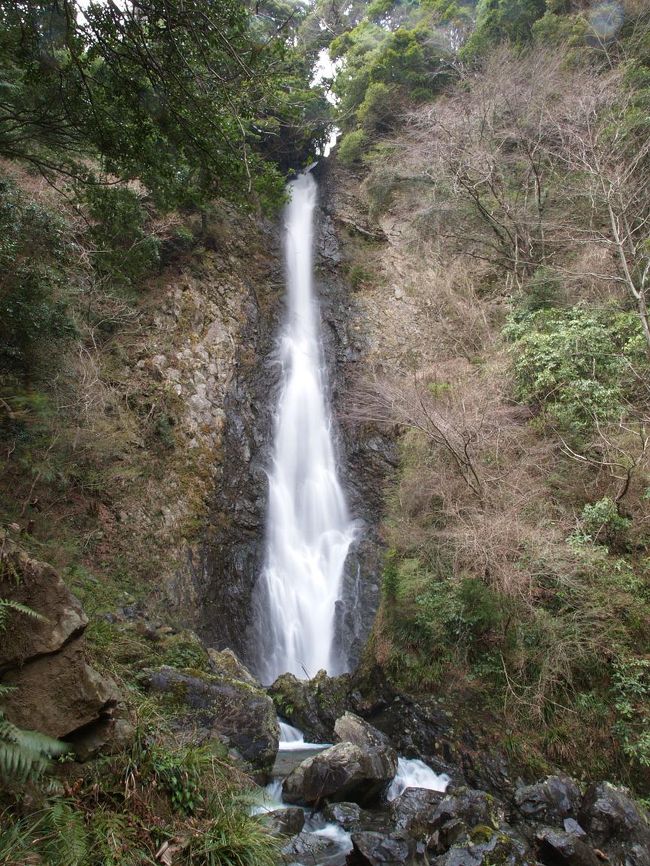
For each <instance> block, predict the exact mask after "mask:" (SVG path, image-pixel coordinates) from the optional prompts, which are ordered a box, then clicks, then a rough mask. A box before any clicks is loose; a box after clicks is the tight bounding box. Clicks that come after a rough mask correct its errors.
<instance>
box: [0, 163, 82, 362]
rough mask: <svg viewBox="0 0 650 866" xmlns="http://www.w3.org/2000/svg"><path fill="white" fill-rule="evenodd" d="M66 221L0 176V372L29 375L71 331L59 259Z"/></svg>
mask: <svg viewBox="0 0 650 866" xmlns="http://www.w3.org/2000/svg"><path fill="white" fill-rule="evenodd" d="M67 252H68V244H67V242H66V236H65V227H64V224H63V223H62V222H61V220H60V219H59V218H58V217H57V216H56V215H55V214H53V213H51V212H50V211H48V210H46V209H45V208H43V207H41V206H40V205H38V204H36V202H34V201H30V200H29V199H27V198H26V197H25V196H24V195H22V194H21V193H20V192H19V191H18V190H17V188H16V186H15V185H14V184H13V183H12V182H11V181H10V180H9V179H7V178H6V177H5V178H0V373H4V374H13V375H15V376H20V377H22V378H26V379H33V378H34V377H35V376H37V375H38V374H40V373H42V372H43V370H44V369H45V367H46V365H47V369H48V372H50V373H51V371H52V359H53V356H54V355H55V353H56V349H57V347H58V345H59V344H60V343H62V342H63V341H65V340H68V339H69V338H70V337H71V336H72V335H73V334H74V332H75V329H74V326H73V323H72V321H71V319H70V317H69V314H68V303H67V297H66V293H65V290H64V282H63V265H64V261H65V257H66V254H67Z"/></svg>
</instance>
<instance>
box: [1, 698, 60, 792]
mask: <svg viewBox="0 0 650 866" xmlns="http://www.w3.org/2000/svg"><path fill="white" fill-rule="evenodd" d="M69 751H70V746H69V744H68V743H62V742H61V741H60V740H55V739H54V738H53V737H48V736H47V735H46V734H41V733H39V732H38V731H26V730H23V729H22V728H18V727H17V726H16V725H14V724H12V722H10V721H9V720H8V719H7V718H6V717H5V716H4V714H3V713H2V712H1V711H0V777H2V778H3V779H4V780H5V781H7V782H26V781H28V780H30V779H37V778H38V777H39V776H40V775H42V773H43V772H44V770H45V769H46V767H47V765H48V761H49V759H50V758H55V757H59V756H60V755H65V754H67V753H68V752H69Z"/></svg>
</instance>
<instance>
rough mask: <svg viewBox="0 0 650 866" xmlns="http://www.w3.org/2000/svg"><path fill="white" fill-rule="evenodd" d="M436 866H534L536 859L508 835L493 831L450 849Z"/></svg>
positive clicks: (476, 835) (477, 835)
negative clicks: (496, 865)
mask: <svg viewBox="0 0 650 866" xmlns="http://www.w3.org/2000/svg"><path fill="white" fill-rule="evenodd" d="M435 862H436V866H495V864H498V866H533V864H535V863H536V861H535V860H534V858H532V857H530V856H528V855H526V853H525V851H524V849H523V848H522V846H521V845H520V844H519V843H518V842H517V841H516V840H515V839H513V838H512V837H511V836H509V835H508V834H507V833H504V832H501V831H496V830H494V831H492V833H491V835H490V836H489V837H488V835H487V833H481V834H475V837H474V838H473V839H470V840H468V841H467V842H466V843H464V844H461V845H455V846H454V847H453V848H450V849H449V851H447V853H446V854H444V855H443V856H442V857H439V858H438V859H437V860H436V861H435Z"/></svg>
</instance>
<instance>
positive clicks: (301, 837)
mask: <svg viewBox="0 0 650 866" xmlns="http://www.w3.org/2000/svg"><path fill="white" fill-rule="evenodd" d="M337 849H338V846H337V844H336V842H335V841H334V840H333V839H330V838H329V837H327V836H323V835H321V834H319V833H309V832H307V831H306V830H303V831H302V833H299V834H298V835H297V836H294V838H293V839H291V841H290V842H287V844H286V845H285V846H284V848H283V849H282V852H281V853H282V856H283V858H284V862H285V863H287V864H297V863H305V862H306V863H309V864H310V866H315V864H318V863H325V862H327V861H328V860H329V859H330V858H331V857H332V856H333V855H334V854H335V853H336V851H337Z"/></svg>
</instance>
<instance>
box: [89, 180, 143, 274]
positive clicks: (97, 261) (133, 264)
mask: <svg viewBox="0 0 650 866" xmlns="http://www.w3.org/2000/svg"><path fill="white" fill-rule="evenodd" d="M81 197H82V198H83V200H84V201H85V203H86V205H87V207H88V215H89V217H90V219H91V221H92V225H91V228H90V231H89V235H90V239H91V241H92V244H93V247H92V250H93V251H92V256H93V263H94V266H95V270H96V271H97V273H98V275H99V276H100V277H106V278H108V279H109V280H110V281H111V283H112V284H113V285H118V286H119V285H131V284H137V283H138V282H139V281H140V280H142V279H143V278H144V277H145V276H146V275H147V274H148V273H150V272H151V271H152V270H153V269H154V268H155V267H156V265H157V264H158V263H159V260H160V241H159V239H158V238H157V237H156V236H155V235H153V234H151V233H150V232H148V231H147V228H146V225H147V221H148V215H147V212H146V211H145V209H144V207H143V204H142V200H141V197H140V196H139V195H138V194H137V193H136V192H134V191H133V190H131V189H129V188H128V187H120V186H108V187H104V186H94V187H92V186H91V187H88V188H87V189H86V190H85V191H83V190H82V191H81Z"/></svg>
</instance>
